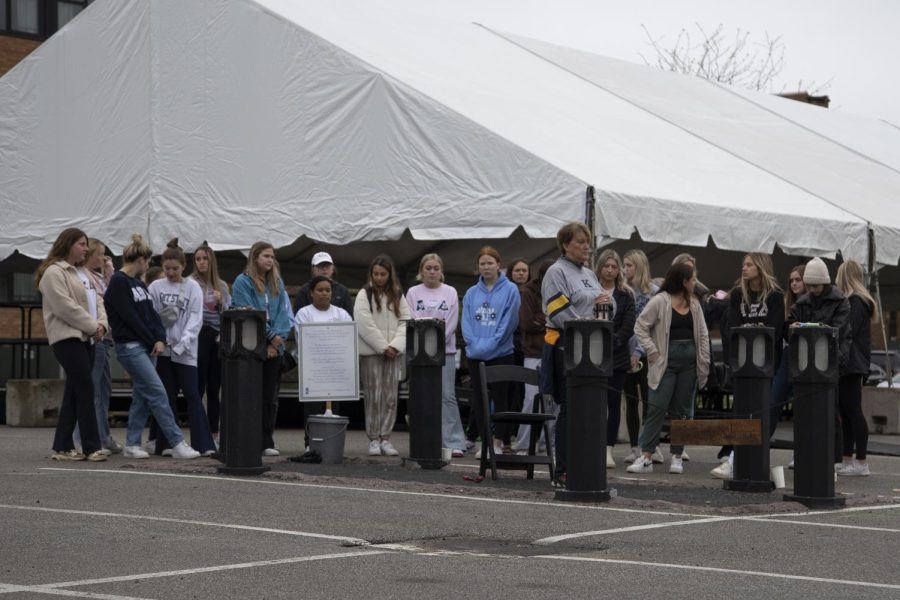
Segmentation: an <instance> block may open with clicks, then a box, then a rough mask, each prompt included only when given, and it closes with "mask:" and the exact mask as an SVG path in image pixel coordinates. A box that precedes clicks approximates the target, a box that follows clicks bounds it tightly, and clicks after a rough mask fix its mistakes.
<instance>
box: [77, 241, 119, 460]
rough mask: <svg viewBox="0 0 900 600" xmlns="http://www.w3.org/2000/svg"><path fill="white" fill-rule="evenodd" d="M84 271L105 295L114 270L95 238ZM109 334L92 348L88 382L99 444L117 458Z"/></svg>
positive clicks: (117, 447)
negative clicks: (111, 406)
mask: <svg viewBox="0 0 900 600" xmlns="http://www.w3.org/2000/svg"><path fill="white" fill-rule="evenodd" d="M84 267H85V271H86V272H87V274H88V276H89V277H90V280H91V283H92V284H93V285H94V289H96V290H97V294H99V295H100V296H102V295H103V294H105V293H106V288H107V287H108V286H109V280H110V279H112V276H113V273H115V272H116V268H115V267H114V266H113V261H112V258H111V257H109V256H107V255H106V246H104V245H103V243H102V242H100V241H99V240H96V239H94V238H90V239H89V240H88V252H87V257H86V258H85V260H84ZM112 347H113V339H112V333H111V332H109V331H107V332H106V335H105V336H103V339H102V340H99V341H98V342H97V343H95V344H94V368H93V370H92V371H91V380H92V381H93V383H94V411H95V412H96V413H97V431H98V432H99V433H100V443H101V444H102V445H103V452H104V453H106V454H119V453H120V452H122V448H123V447H122V445H121V444H120V443H119V442H117V441H116V440H115V439H114V438H113V437H112V434H111V433H110V430H109V399H110V396H111V395H112V371H111V368H110V355H111V353H112ZM80 434H81V432H80V431H79V429H78V427H77V426H76V427H75V441H76V442H79V443H80Z"/></svg>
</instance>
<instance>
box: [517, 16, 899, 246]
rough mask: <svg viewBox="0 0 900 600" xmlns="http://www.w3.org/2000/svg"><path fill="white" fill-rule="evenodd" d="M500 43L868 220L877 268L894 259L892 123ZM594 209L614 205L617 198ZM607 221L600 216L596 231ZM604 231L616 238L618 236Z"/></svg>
mask: <svg viewBox="0 0 900 600" xmlns="http://www.w3.org/2000/svg"><path fill="white" fill-rule="evenodd" d="M504 37H505V38H506V39H508V40H510V41H511V42H513V43H515V44H517V45H518V46H520V47H522V48H523V49H526V50H528V51H530V52H533V53H534V54H535V55H536V56H539V57H541V58H543V59H545V60H547V61H548V62H550V63H552V64H554V65H557V66H559V67H561V68H563V69H565V70H566V71H568V72H569V73H571V74H573V75H575V76H577V77H580V78H582V79H584V80H585V81H588V82H590V83H592V84H593V85H596V86H597V87H598V88H599V89H602V90H604V91H606V92H608V93H610V94H612V95H614V96H616V97H617V98H620V99H622V100H623V101H625V102H628V103H630V104H632V105H633V106H635V107H637V108H639V109H640V110H643V111H645V112H646V113H647V114H650V115H653V116H655V117H657V118H659V119H660V120H663V121H665V122H667V123H671V124H672V125H674V126H676V127H678V128H679V129H681V130H683V131H685V132H686V133H688V134H690V135H692V136H694V137H696V138H697V139H699V140H703V141H704V142H706V143H708V144H709V145H711V146H714V147H716V148H719V149H721V150H722V151H723V152H725V153H727V154H730V155H732V156H734V157H737V158H739V159H740V160H742V161H744V162H746V163H747V164H749V165H752V166H754V167H756V168H758V169H759V170H761V171H763V172H765V173H767V174H770V175H771V176H773V177H775V178H777V179H780V180H782V181H784V182H786V183H789V184H790V185H792V186H794V187H796V188H797V189H800V190H803V191H806V192H808V193H809V194H811V195H812V196H815V197H816V198H819V199H821V200H823V201H825V202H827V203H828V204H830V205H832V206H835V207H837V208H840V209H843V210H844V211H846V212H849V213H851V214H853V215H855V216H857V217H859V218H860V219H863V220H865V221H867V222H869V223H871V224H872V226H873V228H874V230H875V235H876V243H877V246H878V257H879V259H881V262H885V263H890V264H896V263H897V261H898V260H900V213H898V211H897V210H896V208H895V207H896V205H897V202H898V200H900V131H898V130H897V129H895V128H893V127H892V126H890V125H888V124H886V123H884V122H881V121H876V120H871V119H863V118H861V117H855V116H853V115H845V114H841V113H835V112H833V111H831V112H829V111H826V110H825V109H822V108H820V107H816V106H812V105H808V104H803V103H798V102H795V101H792V100H788V99H785V98H780V97H777V96H771V95H768V94H759V93H752V92H748V91H745V90H738V89H735V88H732V87H729V86H725V85H722V84H718V83H714V82H710V81H707V80H704V79H700V78H697V77H685V76H682V75H679V74H675V73H667V72H659V71H657V70H652V69H649V68H646V67H641V66H638V65H633V64H630V63H626V62H623V61H620V60H615V59H611V58H606V57H603V56H597V55H594V54H590V53H586V52H582V51H579V50H574V49H571V48H564V47H560V46H555V45H552V44H547V43H545V42H539V41H536V40H531V39H528V38H523V37H519V36H513V35H509V34H504ZM773 200H775V201H776V202H781V201H784V200H787V199H786V198H785V199H781V198H777V197H776V198H773ZM601 208H602V210H603V211H605V212H609V211H615V210H618V209H619V207H617V206H615V203H614V202H613V206H606V207H601ZM808 214H809V215H810V216H813V215H819V214H820V213H818V212H809V213H808ZM604 221H605V220H604V219H601V220H600V223H601V227H602V224H603V223H604ZM603 233H605V234H607V235H609V236H610V237H617V238H621V237H623V233H624V232H623V231H616V230H609V231H604V232H603ZM642 234H643V232H642ZM645 239H646V236H645Z"/></svg>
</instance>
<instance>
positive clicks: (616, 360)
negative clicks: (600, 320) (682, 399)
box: [613, 288, 637, 371]
mask: <svg viewBox="0 0 900 600" xmlns="http://www.w3.org/2000/svg"><path fill="white" fill-rule="evenodd" d="M613 299H614V300H615V301H616V314H615V315H614V316H613V370H614V371H627V370H628V369H630V368H631V351H630V350H629V349H628V340H630V339H631V336H633V335H634V321H635V319H636V318H637V317H636V316H635V314H634V296H633V295H632V293H631V292H629V291H623V290H620V289H618V288H616V290H615V291H613Z"/></svg>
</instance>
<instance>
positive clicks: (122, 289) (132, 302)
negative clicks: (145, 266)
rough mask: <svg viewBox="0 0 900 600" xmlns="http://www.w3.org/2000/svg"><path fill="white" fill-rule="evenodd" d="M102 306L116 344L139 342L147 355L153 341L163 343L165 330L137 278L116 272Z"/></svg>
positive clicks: (144, 287)
mask: <svg viewBox="0 0 900 600" xmlns="http://www.w3.org/2000/svg"><path fill="white" fill-rule="evenodd" d="M103 303H104V305H105V306H106V315H107V317H108V318H109V325H110V327H111V328H112V335H113V340H114V341H115V342H116V343H117V344H127V343H128V342H141V343H142V344H143V345H144V347H145V348H146V350H147V352H150V350H152V349H153V346H154V344H156V342H163V343H165V342H166V328H165V327H163V324H162V321H160V319H159V314H158V313H157V312H156V309H155V308H153V300H152V299H151V298H150V292H149V291H148V290H147V286H145V285H144V282H143V281H141V280H140V279H137V278H135V277H129V276H128V275H126V274H125V273H123V272H122V271H116V272H115V273H114V274H113V276H112V279H110V280H109V287H107V288H106V293H105V294H104V295H103Z"/></svg>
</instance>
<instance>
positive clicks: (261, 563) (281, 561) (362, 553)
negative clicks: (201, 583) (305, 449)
mask: <svg viewBox="0 0 900 600" xmlns="http://www.w3.org/2000/svg"><path fill="white" fill-rule="evenodd" d="M379 554H391V552H389V551H387V550H356V551H354V552H338V553H335V554H317V555H314V556H295V557H292V558H275V559H272V560H257V561H253V562H245V563H234V564H230V565H216V566H212V567H196V568H194V569H179V570H177V571H158V572H156V573H138V574H135V575H119V576H116V577H100V578H97V579H81V580H79V581H62V582H60V583H49V584H44V585H41V586H40V587H41V588H45V589H46V588H49V589H57V588H68V587H75V586H79V585H99V584H103V583H118V582H121V581H138V580H142V579H156V578H160V577H176V576H179V575H195V574H197V573H218V572H220V571H233V570H236V569H252V568H255V567H269V566H273V565H291V564H295V563H303V562H313V561H319V560H333V559H338V558H360V557H366V556H377V555H379Z"/></svg>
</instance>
